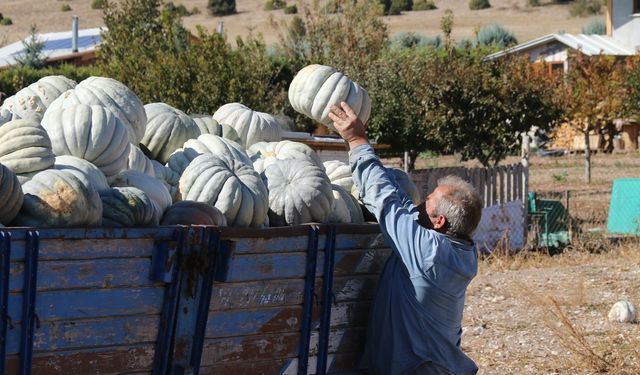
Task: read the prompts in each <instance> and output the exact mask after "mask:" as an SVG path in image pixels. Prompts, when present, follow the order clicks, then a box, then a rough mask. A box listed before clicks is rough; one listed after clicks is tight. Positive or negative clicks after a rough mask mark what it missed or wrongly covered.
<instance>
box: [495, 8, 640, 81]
mask: <svg viewBox="0 0 640 375" xmlns="http://www.w3.org/2000/svg"><path fill="white" fill-rule="evenodd" d="M606 25H607V35H584V34H578V35H573V34H566V33H565V34H549V35H545V36H541V37H539V38H536V39H533V40H530V41H528V42H525V43H522V44H518V45H517V46H514V47H511V48H508V49H506V50H503V51H499V52H496V53H493V54H491V55H489V56H487V57H486V59H488V60H493V59H497V58H500V57H502V56H505V55H507V54H512V53H527V54H529V57H530V59H531V61H533V62H537V61H544V62H546V63H547V66H548V67H549V70H550V71H551V72H555V71H561V72H566V71H567V70H568V69H569V67H570V55H571V52H574V51H578V50H580V51H581V52H582V53H583V54H585V55H587V56H593V55H601V54H604V55H611V56H620V57H624V56H631V55H635V54H637V53H638V51H639V50H640V0H608V1H607V9H606Z"/></svg>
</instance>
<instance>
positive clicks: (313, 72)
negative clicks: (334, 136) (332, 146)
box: [289, 64, 371, 130]
mask: <svg viewBox="0 0 640 375" xmlns="http://www.w3.org/2000/svg"><path fill="white" fill-rule="evenodd" d="M342 101H345V102H347V104H349V106H350V107H351V108H352V109H353V111H354V112H355V113H356V114H357V115H358V117H359V118H360V120H362V122H363V123H365V124H366V123H367V121H368V120H369V115H370V114H371V103H370V99H369V94H367V92H366V91H365V90H364V89H363V88H362V87H360V86H359V85H358V84H357V83H355V82H352V81H351V80H350V79H349V78H347V76H345V75H344V74H342V73H340V72H338V71H336V70H335V69H334V68H332V67H330V66H325V65H317V64H313V65H309V66H306V67H304V68H302V69H301V70H300V71H299V72H298V74H296V76H295V77H294V78H293V81H291V85H290V86H289V103H291V106H292V107H293V109H295V110H296V111H298V112H300V113H302V114H304V115H306V116H308V117H310V118H312V119H314V120H316V121H318V122H321V123H323V124H325V125H327V127H329V128H330V129H332V130H335V128H334V127H333V121H331V119H330V118H329V112H330V110H331V106H332V105H334V104H335V105H339V104H340V102H342Z"/></svg>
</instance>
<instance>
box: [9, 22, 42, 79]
mask: <svg viewBox="0 0 640 375" xmlns="http://www.w3.org/2000/svg"><path fill="white" fill-rule="evenodd" d="M22 46H23V47H24V53H23V54H22V55H20V56H18V57H16V62H17V63H18V65H20V66H25V67H29V68H34V69H42V68H44V66H45V62H46V58H45V56H44V55H43V54H42V50H43V49H44V42H43V41H41V40H40V38H38V28H37V27H36V25H31V28H30V36H29V39H27V40H26V41H23V42H22Z"/></svg>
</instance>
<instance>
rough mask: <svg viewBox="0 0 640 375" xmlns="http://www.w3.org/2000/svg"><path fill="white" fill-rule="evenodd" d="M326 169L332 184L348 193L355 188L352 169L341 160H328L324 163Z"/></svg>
mask: <svg viewBox="0 0 640 375" xmlns="http://www.w3.org/2000/svg"><path fill="white" fill-rule="evenodd" d="M324 168H325V171H326V172H327V176H328V177H329V180H330V181H331V183H332V184H335V185H338V186H340V187H342V188H343V189H345V190H346V191H348V192H351V190H352V188H353V178H352V177H351V167H350V166H349V164H346V163H343V162H341V161H340V160H328V161H325V162H324Z"/></svg>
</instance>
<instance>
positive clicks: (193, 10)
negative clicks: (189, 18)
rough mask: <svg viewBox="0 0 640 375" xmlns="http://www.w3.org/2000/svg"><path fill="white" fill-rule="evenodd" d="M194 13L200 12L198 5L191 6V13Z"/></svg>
mask: <svg viewBox="0 0 640 375" xmlns="http://www.w3.org/2000/svg"><path fill="white" fill-rule="evenodd" d="M194 14H200V8H198V7H193V8H192V9H191V15H194Z"/></svg>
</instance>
